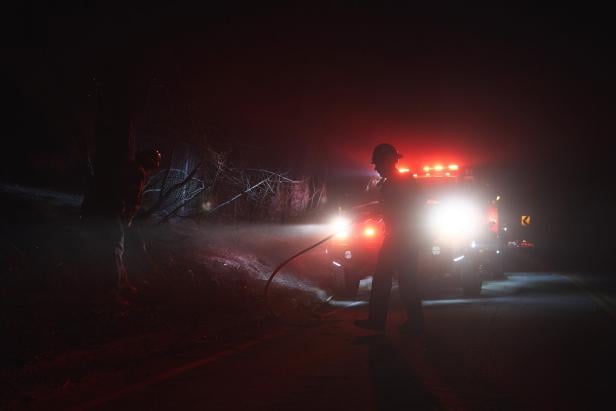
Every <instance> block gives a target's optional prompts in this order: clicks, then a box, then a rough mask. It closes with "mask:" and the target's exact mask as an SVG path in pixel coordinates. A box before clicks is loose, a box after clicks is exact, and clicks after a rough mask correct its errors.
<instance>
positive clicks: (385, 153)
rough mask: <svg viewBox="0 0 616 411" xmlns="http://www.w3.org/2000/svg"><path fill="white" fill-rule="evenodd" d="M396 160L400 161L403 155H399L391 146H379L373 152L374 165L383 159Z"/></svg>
mask: <svg viewBox="0 0 616 411" xmlns="http://www.w3.org/2000/svg"><path fill="white" fill-rule="evenodd" d="M388 157H389V158H394V159H396V160H397V159H399V158H402V155H401V154H400V153H398V150H396V148H395V147H394V146H392V145H391V144H387V143H382V144H379V145H378V146H376V147H374V150H373V151H372V164H374V163H376V161H377V160H378V159H382V158H388Z"/></svg>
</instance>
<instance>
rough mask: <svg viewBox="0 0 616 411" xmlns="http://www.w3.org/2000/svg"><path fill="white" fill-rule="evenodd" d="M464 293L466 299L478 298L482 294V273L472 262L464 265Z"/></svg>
mask: <svg viewBox="0 0 616 411" xmlns="http://www.w3.org/2000/svg"><path fill="white" fill-rule="evenodd" d="M461 276H462V278H461V280H462V291H463V292H464V296H465V297H478V296H479V295H480V294H481V283H482V282H483V281H482V278H481V271H480V269H479V267H478V266H477V264H475V263H474V262H473V261H472V260H470V261H468V262H465V263H463V264H462V274H461Z"/></svg>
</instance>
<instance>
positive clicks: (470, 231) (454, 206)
mask: <svg viewBox="0 0 616 411" xmlns="http://www.w3.org/2000/svg"><path fill="white" fill-rule="evenodd" d="M480 216H481V213H480V210H479V208H478V207H476V206H475V205H474V204H473V203H472V202H469V201H450V202H443V203H440V204H438V205H437V206H436V207H435V208H434V209H433V210H432V212H431V213H430V215H429V217H428V229H429V230H430V232H431V233H432V234H434V235H436V236H437V237H439V238H441V239H443V240H453V241H461V240H468V239H471V238H472V237H474V236H475V235H476V234H477V233H478V231H479V228H480V225H481V218H480Z"/></svg>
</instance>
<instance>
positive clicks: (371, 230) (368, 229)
mask: <svg viewBox="0 0 616 411" xmlns="http://www.w3.org/2000/svg"><path fill="white" fill-rule="evenodd" d="M364 235H365V236H366V237H374V236H375V235H376V230H375V229H374V227H366V228H364Z"/></svg>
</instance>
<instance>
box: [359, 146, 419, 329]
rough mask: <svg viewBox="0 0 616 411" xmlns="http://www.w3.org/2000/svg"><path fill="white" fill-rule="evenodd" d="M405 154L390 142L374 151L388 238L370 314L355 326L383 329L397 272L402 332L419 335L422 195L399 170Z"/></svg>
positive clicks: (382, 213)
mask: <svg viewBox="0 0 616 411" xmlns="http://www.w3.org/2000/svg"><path fill="white" fill-rule="evenodd" d="M401 157H402V156H401V155H400V154H399V153H398V151H397V150H396V148H395V147H394V146H392V145H391V144H379V145H377V146H376V147H375V148H374V151H373V153H372V164H374V169H375V170H376V171H377V172H378V173H379V175H380V177H381V179H380V181H379V183H378V185H377V189H378V190H379V194H378V195H379V204H378V213H379V214H380V215H381V216H382V218H383V220H384V223H385V237H384V239H383V245H382V246H381V250H380V251H379V256H378V262H377V266H376V271H375V273H374V277H373V281H372V290H371V293H370V306H369V316H368V318H367V319H362V320H356V321H355V325H356V326H358V327H360V328H365V329H371V330H384V328H385V324H386V320H387V312H388V307H389V298H390V293H391V286H392V279H393V276H394V274H397V275H398V283H399V288H400V294H401V297H402V301H403V304H404V307H405V310H406V314H407V321H406V322H405V323H404V324H402V325H401V326H400V332H401V333H403V334H420V333H422V332H423V330H424V328H425V323H424V317H423V313H422V307H421V298H420V295H419V290H418V286H417V254H418V247H419V221H418V220H419V218H418V217H419V213H420V210H421V207H422V201H421V194H420V192H419V187H418V185H417V183H416V182H415V180H414V179H413V178H412V177H410V176H409V174H408V173H400V172H399V171H398V169H397V165H398V160H399V159H400V158H401Z"/></svg>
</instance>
